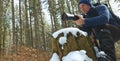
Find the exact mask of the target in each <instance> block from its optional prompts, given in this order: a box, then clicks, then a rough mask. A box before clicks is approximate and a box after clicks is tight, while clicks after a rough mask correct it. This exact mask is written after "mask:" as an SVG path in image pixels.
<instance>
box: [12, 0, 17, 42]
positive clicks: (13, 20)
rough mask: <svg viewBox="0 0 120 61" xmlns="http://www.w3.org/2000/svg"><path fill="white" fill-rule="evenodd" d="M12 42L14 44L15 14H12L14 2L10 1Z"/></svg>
mask: <svg viewBox="0 0 120 61" xmlns="http://www.w3.org/2000/svg"><path fill="white" fill-rule="evenodd" d="M11 4H12V40H13V44H16V41H15V38H16V37H15V14H14V11H15V10H14V0H12V3H11Z"/></svg>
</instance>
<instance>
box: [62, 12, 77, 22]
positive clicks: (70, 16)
mask: <svg viewBox="0 0 120 61" xmlns="http://www.w3.org/2000/svg"><path fill="white" fill-rule="evenodd" d="M61 19H62V20H63V21H65V20H73V21H76V20H78V19H79V17H78V16H77V15H73V14H68V13H65V12H64V13H63V14H62V16H61Z"/></svg>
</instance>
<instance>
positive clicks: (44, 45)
mask: <svg viewBox="0 0 120 61" xmlns="http://www.w3.org/2000/svg"><path fill="white" fill-rule="evenodd" d="M38 1H39V2H40V0H38ZM41 7H42V6H41V2H40V6H39V12H40V13H41V14H40V20H41V28H42V41H43V48H44V50H46V40H45V24H44V19H43V16H42V8H41Z"/></svg>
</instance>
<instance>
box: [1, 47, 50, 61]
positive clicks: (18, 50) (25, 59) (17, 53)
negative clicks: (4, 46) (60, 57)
mask: <svg viewBox="0 0 120 61" xmlns="http://www.w3.org/2000/svg"><path fill="white" fill-rule="evenodd" d="M0 61H49V53H48V52H47V51H41V50H38V49H33V48H27V47H24V46H21V47H16V46H13V47H12V49H11V51H9V53H7V52H6V53H5V54H2V55H1V57H0Z"/></svg>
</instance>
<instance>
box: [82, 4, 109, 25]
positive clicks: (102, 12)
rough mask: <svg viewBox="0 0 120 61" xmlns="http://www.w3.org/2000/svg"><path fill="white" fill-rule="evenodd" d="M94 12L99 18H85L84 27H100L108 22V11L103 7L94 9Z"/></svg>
mask: <svg viewBox="0 0 120 61" xmlns="http://www.w3.org/2000/svg"><path fill="white" fill-rule="evenodd" d="M96 10H97V12H98V14H99V16H96V17H92V18H85V25H84V26H91V27H94V26H100V25H103V24H106V23H108V22H109V19H110V14H109V10H108V8H107V7H106V6H105V5H100V6H98V7H96Z"/></svg>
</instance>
